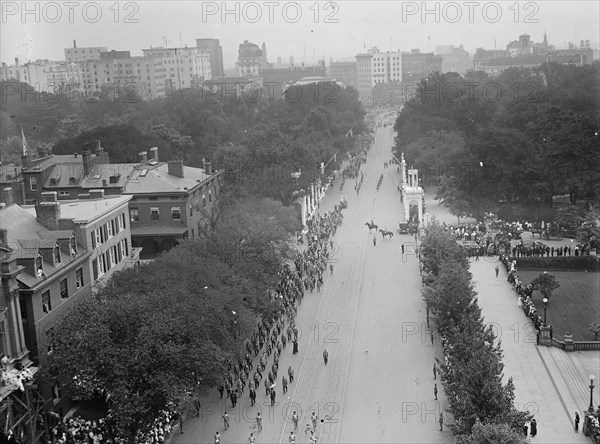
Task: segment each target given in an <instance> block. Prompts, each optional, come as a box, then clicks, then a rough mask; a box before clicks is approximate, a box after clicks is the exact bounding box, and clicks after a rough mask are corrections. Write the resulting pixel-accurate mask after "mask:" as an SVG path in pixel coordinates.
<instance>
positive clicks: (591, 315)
mask: <svg viewBox="0 0 600 444" xmlns="http://www.w3.org/2000/svg"><path fill="white" fill-rule="evenodd" d="M540 273H541V272H540V271H524V270H519V278H520V279H521V281H522V282H523V285H527V284H529V283H530V282H531V281H532V280H533V279H534V278H535V277H536V276H538V275H539V274H540ZM552 274H553V275H554V277H555V278H556V279H557V280H558V282H559V283H560V287H558V288H557V289H556V290H554V291H553V292H552V297H551V298H550V302H548V308H547V311H546V319H547V321H548V323H549V324H551V325H552V327H553V333H554V337H555V338H556V339H558V340H560V341H562V340H563V339H564V336H565V332H566V331H570V332H571V333H573V340H574V341H591V340H593V339H594V334H593V333H592V332H591V331H590V330H589V325H590V323H591V322H593V321H597V322H598V321H600V298H599V297H598V288H600V273H585V272H571V271H569V272H566V271H556V272H552ZM532 298H533V302H534V304H535V307H536V308H537V311H538V313H539V314H540V316H541V317H542V319H543V318H544V303H543V302H542V299H543V297H542V294H541V293H540V292H539V291H534V292H533V296H532Z"/></svg>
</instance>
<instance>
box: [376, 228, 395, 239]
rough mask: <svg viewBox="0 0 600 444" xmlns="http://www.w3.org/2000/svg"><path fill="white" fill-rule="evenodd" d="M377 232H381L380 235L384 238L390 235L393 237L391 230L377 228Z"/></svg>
mask: <svg viewBox="0 0 600 444" xmlns="http://www.w3.org/2000/svg"><path fill="white" fill-rule="evenodd" d="M379 232H380V233H381V237H383V238H384V239H385V237H386V236H389V237H390V239H391V238H392V237H394V233H392V232H391V231H388V230H379Z"/></svg>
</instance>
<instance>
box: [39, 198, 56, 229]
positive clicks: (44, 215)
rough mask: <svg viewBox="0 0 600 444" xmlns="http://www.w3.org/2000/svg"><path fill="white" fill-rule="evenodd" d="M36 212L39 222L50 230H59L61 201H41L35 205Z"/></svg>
mask: <svg viewBox="0 0 600 444" xmlns="http://www.w3.org/2000/svg"><path fill="white" fill-rule="evenodd" d="M35 214H36V218H37V220H38V222H39V223H41V224H42V225H43V226H45V227H46V228H48V229H49V230H58V219H59V218H60V202H40V203H39V204H36V206H35Z"/></svg>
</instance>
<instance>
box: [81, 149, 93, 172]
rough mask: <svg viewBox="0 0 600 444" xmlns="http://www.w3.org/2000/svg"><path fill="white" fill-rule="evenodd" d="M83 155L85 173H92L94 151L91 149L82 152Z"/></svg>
mask: <svg viewBox="0 0 600 444" xmlns="http://www.w3.org/2000/svg"><path fill="white" fill-rule="evenodd" d="M81 157H83V175H84V176H87V175H88V174H90V169H91V167H92V153H91V151H84V152H83V153H82V154H81Z"/></svg>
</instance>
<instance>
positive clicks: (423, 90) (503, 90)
mask: <svg viewBox="0 0 600 444" xmlns="http://www.w3.org/2000/svg"><path fill="white" fill-rule="evenodd" d="M599 66H600V64H599V63H598V62H595V63H594V64H592V65H585V66H571V65H559V64H556V63H550V64H544V65H542V66H541V67H540V68H539V69H535V70H529V69H517V68H514V69H509V70H506V71H504V72H503V73H501V74H500V75H499V76H497V77H494V78H493V79H492V78H489V77H488V76H487V75H486V74H485V73H483V72H472V73H467V74H466V75H465V76H464V77H463V76H460V75H458V74H456V73H446V74H440V73H436V74H432V75H431V76H429V77H428V78H426V79H423V80H422V81H421V83H420V84H419V85H418V88H417V92H416V95H415V96H414V97H413V98H412V99H411V100H409V101H408V102H407V103H406V104H405V105H404V107H403V109H402V111H401V112H400V114H399V116H398V118H397V120H396V122H395V125H394V129H395V130H396V132H397V137H396V145H395V148H394V149H395V154H396V155H397V156H399V155H400V152H402V151H404V152H405V153H406V158H407V162H408V163H409V164H410V163H412V164H414V165H415V166H417V167H418V168H419V170H420V175H421V177H422V180H423V183H424V185H436V186H438V185H439V186H440V188H439V190H438V195H437V198H438V199H440V200H441V202H443V203H444V204H445V205H446V206H447V207H449V209H450V211H452V212H453V213H454V214H455V215H457V216H474V217H481V216H482V215H483V214H484V213H486V212H489V211H492V212H495V213H497V212H498V210H499V209H500V208H502V206H505V205H510V204H514V205H517V206H519V207H521V208H522V209H523V208H540V207H544V206H546V207H549V206H552V203H553V196H556V195H569V196H570V198H571V202H572V203H576V202H577V200H585V201H587V202H589V203H598V202H600V178H599V177H598V174H597V173H596V172H597V170H598V167H600V153H599V152H598V149H597V146H598V141H599V134H598V131H599V128H600V109H599V108H598V106H597V97H598V94H599V93H600V82H599V80H598V79H599V78H600V69H599ZM533 214H535V212H533ZM530 217H531V216H530Z"/></svg>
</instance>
